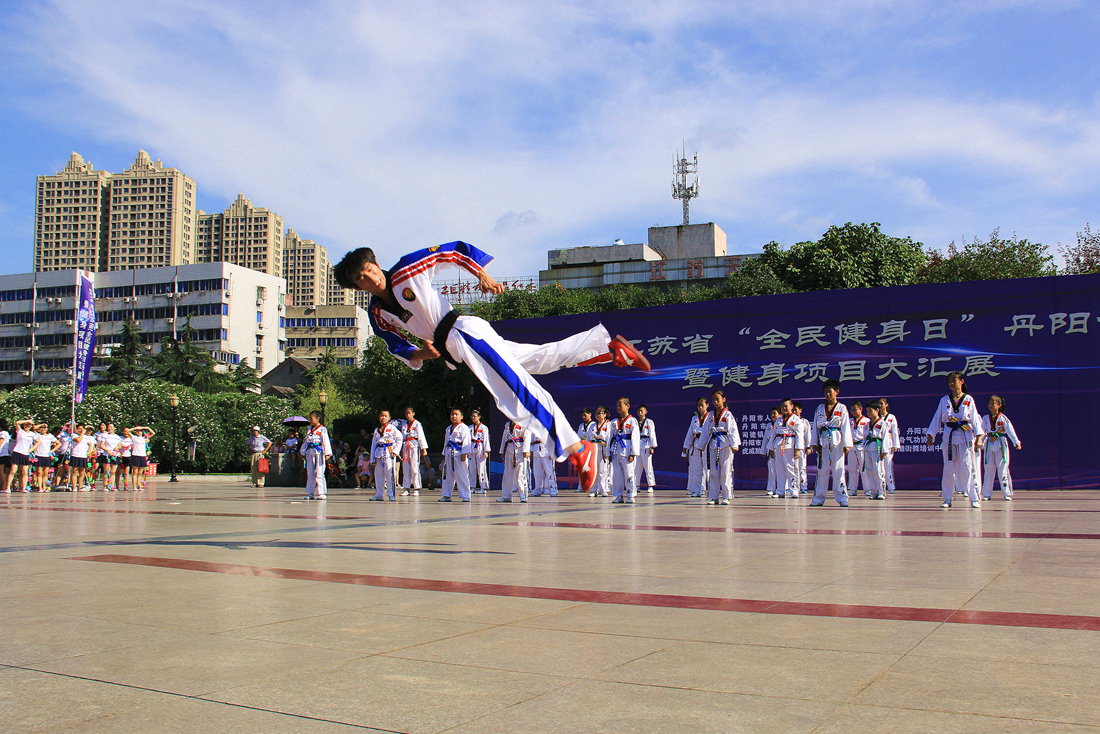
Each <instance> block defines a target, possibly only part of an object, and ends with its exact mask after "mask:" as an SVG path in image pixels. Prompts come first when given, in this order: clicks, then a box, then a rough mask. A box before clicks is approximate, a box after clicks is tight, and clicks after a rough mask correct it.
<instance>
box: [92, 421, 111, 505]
mask: <svg viewBox="0 0 1100 734" xmlns="http://www.w3.org/2000/svg"><path fill="white" fill-rule="evenodd" d="M110 432H111V433H114V432H115V429H114V428H111V431H110ZM106 435H107V424H106V423H100V424H99V430H98V431H96V432H95V433H93V434H92V438H94V439H95V445H96V460H95V462H94V465H93V466H92V467H91V469H92V471H91V475H92V491H93V492H94V491H95V483H96V480H97V479H98V478H99V475H100V474H102V475H104V476H107V474H108V472H111V471H113V469H114V468H113V467H111V466H110V462H109V457H108V454H107V452H106V451H104V450H103V437H104V436H106ZM103 481H104V485H106V484H109V483H110V481H111V480H109V479H104V480H103Z"/></svg>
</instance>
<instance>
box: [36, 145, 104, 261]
mask: <svg viewBox="0 0 1100 734" xmlns="http://www.w3.org/2000/svg"><path fill="white" fill-rule="evenodd" d="M110 184H111V174H110V173H108V172H107V171H97V170H95V168H93V167H92V164H91V163H89V162H86V161H85V160H84V159H83V158H82V157H81V156H80V154H79V153H75V152H74V153H73V154H72V156H71V157H70V158H69V162H68V163H67V164H65V167H64V168H63V169H61V170H60V171H58V172H57V173H55V174H53V175H52V176H39V177H38V180H37V187H36V191H35V221H34V270H35V271H36V272H41V271H51V270H72V269H75V268H79V269H81V270H92V271H97V270H106V269H107V232H108V229H107V222H108V217H109V214H110Z"/></svg>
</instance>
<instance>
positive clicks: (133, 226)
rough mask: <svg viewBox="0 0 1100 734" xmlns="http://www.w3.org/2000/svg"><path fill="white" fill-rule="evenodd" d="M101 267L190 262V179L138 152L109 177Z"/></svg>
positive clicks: (192, 208) (192, 187)
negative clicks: (104, 263) (105, 253)
mask: <svg viewBox="0 0 1100 734" xmlns="http://www.w3.org/2000/svg"><path fill="white" fill-rule="evenodd" d="M110 186H111V196H110V205H111V206H110V217H109V225H110V229H109V238H110V244H109V249H108V257H107V267H106V268H100V270H109V271H110V270H134V269H139V270H140V269H143V268H163V267H169V266H175V265H187V264H190V263H194V262H195V259H194V246H195V231H196V227H195V217H196V214H197V210H196V209H195V181H194V179H192V178H191V177H190V176H187V175H185V174H183V173H181V172H180V171H178V170H177V169H175V168H165V167H164V166H163V165H162V164H161V162H160V161H159V160H158V161H154V160H151V159H150V158H149V154H148V153H146V152H145V151H144V150H141V151H138V157H137V158H136V159H135V160H134V162H133V164H132V165H131V166H130V167H129V168H127V169H126V170H125V171H123V172H122V173H113V174H111V179H110Z"/></svg>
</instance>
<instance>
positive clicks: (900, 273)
mask: <svg viewBox="0 0 1100 734" xmlns="http://www.w3.org/2000/svg"><path fill="white" fill-rule="evenodd" d="M880 227H881V225H880V224H879V223H878V222H871V223H870V224H867V223H863V224H852V223H851V222H848V223H847V224H845V225H844V226H843V227H837V226H836V225H833V226H831V227H829V229H828V230H827V231H826V232H825V234H823V235H822V236H821V239H819V240H817V241H816V242H799V243H798V244H796V245H794V246H793V247H791V248H790V249H789V250H783V249H781V248H780V247H779V245H778V244H776V243H775V242H770V243H768V244H767V245H765V246H764V254H763V255H761V257H760V259H761V260H762V261H763V263H764V264H765V265H768V266H769V267H770V268H771V269H772V271H773V272H774V273H775V275H776V276H777V277H778V278H779V279H780V280H781V281H783V283H785V284H786V285H787V286H788V287H789V288H790V289H791V290H795V291H820V290H833V289H839V288H871V287H874V286H884V285H906V284H909V283H912V282H914V280H915V278H916V275H917V273H918V272H919V271H920V269H921V267H922V266H924V264H925V260H926V256H925V253H924V246H923V245H922V244H921V243H920V242H914V241H913V240H912V239H911V238H909V237H890V236H888V235H886V234H883V232H882V230H881V229H880Z"/></svg>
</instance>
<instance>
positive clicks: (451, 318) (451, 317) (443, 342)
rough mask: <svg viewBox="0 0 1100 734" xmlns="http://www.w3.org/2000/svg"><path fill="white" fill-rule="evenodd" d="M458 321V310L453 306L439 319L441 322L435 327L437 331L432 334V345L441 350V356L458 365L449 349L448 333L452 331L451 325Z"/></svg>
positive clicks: (438, 350)
mask: <svg viewBox="0 0 1100 734" xmlns="http://www.w3.org/2000/svg"><path fill="white" fill-rule="evenodd" d="M456 321H458V310H457V309H453V308H452V309H451V310H450V311H448V312H447V314H446V315H445V316H444V317H443V318H441V319H440V320H439V324H438V325H437V326H436V327H435V333H434V334H432V346H434V347H435V350H436V351H437V352H439V356H440V357H443V359H445V360H447V361H448V362H450V363H451V364H452V365H453V366H455V367H458V362H457V361H455V358H454V357H452V356H451V353H450V352H448V351H447V335H448V334H450V333H451V327H452V326H454V325H455V322H456Z"/></svg>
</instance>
